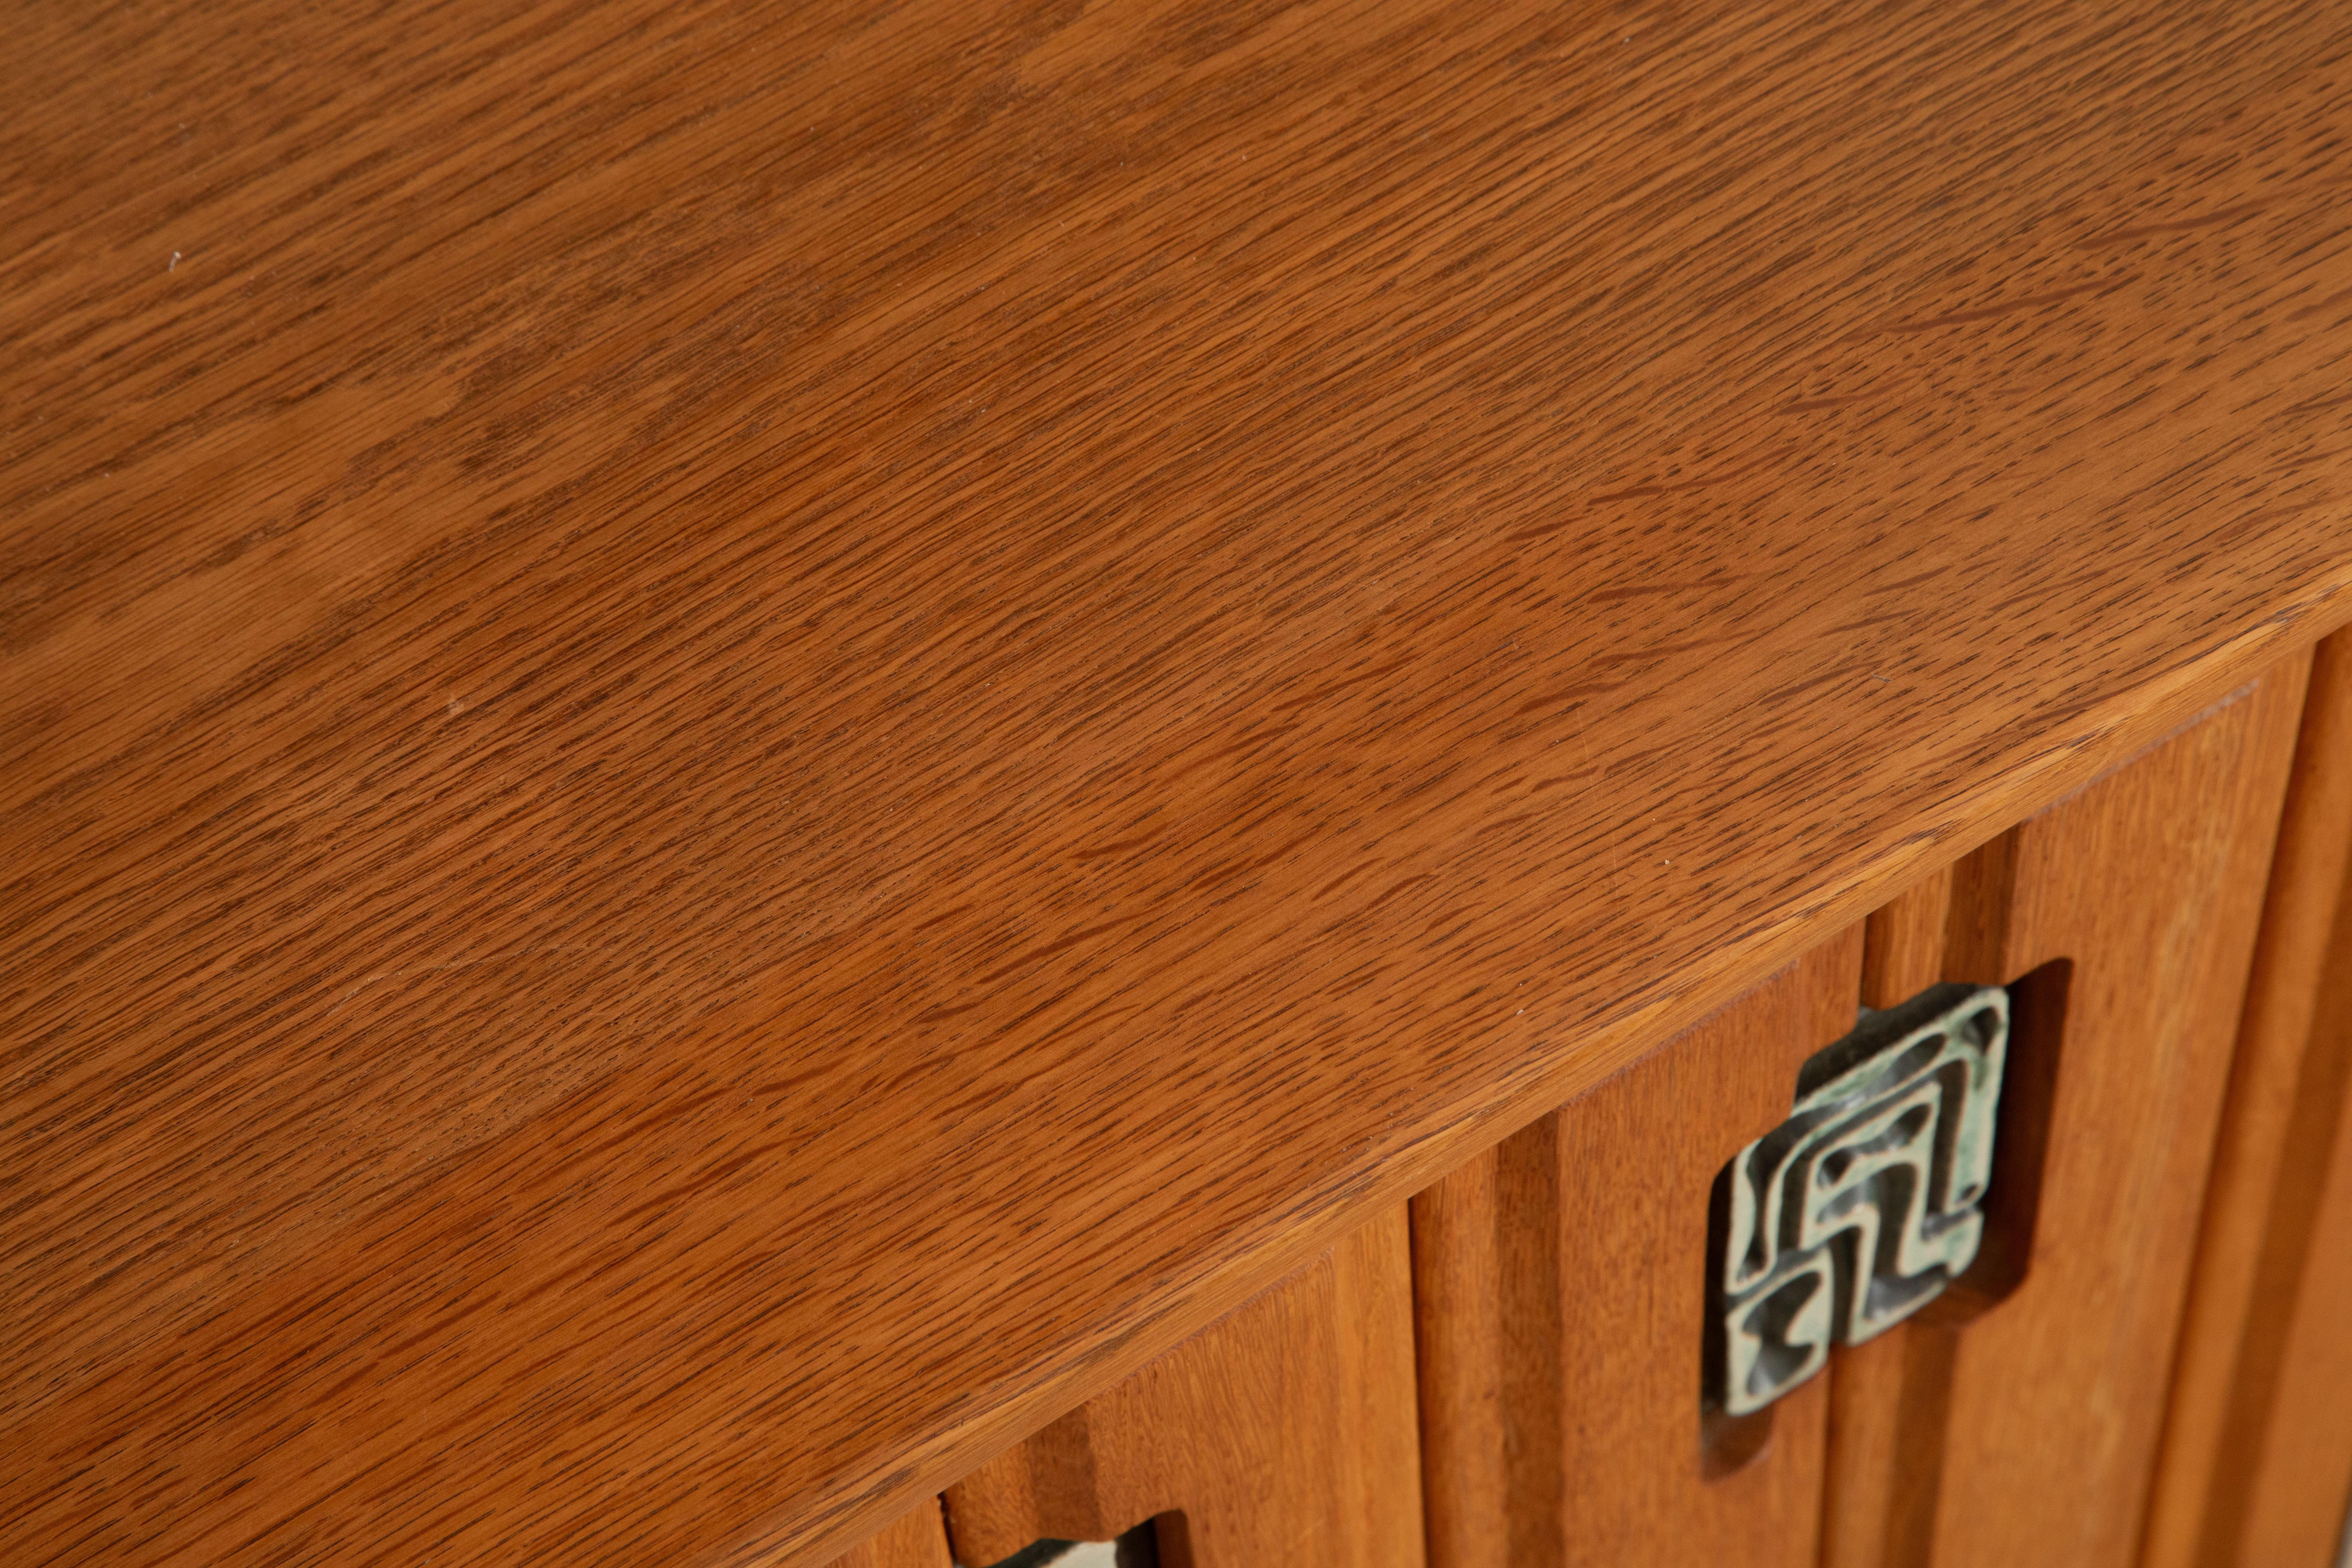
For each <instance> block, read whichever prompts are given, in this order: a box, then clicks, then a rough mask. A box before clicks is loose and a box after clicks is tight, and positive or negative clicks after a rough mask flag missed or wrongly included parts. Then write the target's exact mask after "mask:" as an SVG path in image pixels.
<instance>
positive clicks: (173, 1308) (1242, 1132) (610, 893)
mask: <svg viewBox="0 0 2352 1568" xmlns="http://www.w3.org/2000/svg"><path fill="white" fill-rule="evenodd" d="M2344 31H2345V22H2344V19H2343V17H2342V16H2341V14H2340V11H2339V10H2338V8H2336V7H2331V6H2314V5H2287V4H2284V3H2279V0H2267V3H2258V4H2248V5H2239V6H2233V7H2229V8H2226V9H2222V10H2220V11H2216V12H2213V13H2210V14H2201V13H2193V12H2190V11H2188V10H2184V9H2182V8H2179V7H2175V6H2164V5H2156V4H2154V3H2153V0H2141V3H2137V4H2116V3H2115V0H2098V3H2096V4H2090V3H2087V0H2086V3H2084V4H2080V5H2071V6H2069V5H2057V6H2053V5H2023V4H2008V5H1982V6H1969V7H1964V6H1951V5H1925V4H1921V5H1870V6H1863V5H1853V6H1818V7H1807V8H1802V9H1801V10H1795V11H1791V10H1789V9H1788V8H1785V7H1773V6H1766V5H1729V6H1725V7H1720V8H1718V9H1717V10H1715V11H1711V12H1707V13H1706V14H1704V15H1701V14H1698V13H1696V12H1688V13H1685V12H1684V11H1681V10H1677V9H1675V8H1673V7H1670V6H1665V5H1633V6H1631V7H1611V8H1606V9H1603V8H1599V7H1561V6H1559V5H1538V4H1533V3H1531V0H1507V3H1500V4H1498V3H1496V0H1475V3H1474V0H1411V3H1407V4H1401V5H1383V6H1380V7H1376V8H1375V7H1366V6H1362V5H1354V4H1349V3H1347V0H1318V3H1315V4H1300V5H1236V4H1231V3H1221V4H1216V5H1208V4H1201V5H1180V4H1172V3H1161V0H1139V3H1138V4H1134V5H1117V6H1100V7H1093V8H1087V9H1083V10H1082V9H1078V8H1075V7H1071V6H1047V5H1030V4H1025V3H1015V0H982V3H970V4H955V5H949V4H944V3H940V0H930V3H926V4H915V5H907V6H904V7H900V8H898V9H896V10H892V11H888V12H887V13H877V12H873V11H871V10H870V9H869V8H866V7H853V6H850V5H846V4H845V3H835V0H820V3H815V4H809V5H792V6H784V7H773V8H764V9H763V8H757V7H753V8H742V7H735V6H722V5H710V4H697V3H692V0H689V3H687V4H681V5H663V6H659V7H654V6H650V5H646V4H644V0H604V3H594V0H560V3H559V0H545V3H541V4H524V3H520V0H517V3H514V4H509V5H499V6H496V7H484V6H467V7H456V8H446V7H445V8H440V9H426V8H424V7H420V6H415V5H402V4H393V5H383V6H380V7H377V8H374V9H372V10H367V9H362V10H356V11H349V12H346V11H340V10H336V9H332V8H328V9H314V10H303V9H295V8H281V7H279V6H278V5H270V4H263V3H261V0H221V3H216V4H208V5H202V6H196V5H184V6H178V7H176V8H173V7H168V6H167V7H164V8H160V9H159V8H156V7H146V8H128V9H126V8H108V9H104V10H100V11H93V10H89V9H87V8H71V7H67V8H51V9H47V10H37V11H26V13H25V14H24V15H23V16H20V17H19V18H17V20H16V26H15V29H14V32H13V33H12V37H11V46H12V47H11V48H10V50H9V52H8V61H9V63H8V64H7V66H6V67H5V68H0V69H5V73H6V74H5V80H0V87H5V97H6V100H7V101H8V102H9V104H10V106H11V114H10V118H9V121H8V124H7V126H6V127H5V130H0V138H5V140H0V162H4V163H5V168H6V170H7V171H8V189H9V190H10V192H11V194H12V196H14V198H15V199H14V200H13V201H12V202H11V204H10V205H9V207H8V209H7V211H6V213H5V215H0V255H5V258H6V259H7V261H8V268H7V269H6V273H5V277H6V279H7V281H6V283H5V295H0V345H5V347H0V356H5V358H0V385H5V391H6V394H7V397H6V402H5V453H6V460H5V465H0V519H5V531H4V532H0V585H4V586H0V592H5V601H0V605H5V632H0V637H5V650H6V654H7V658H8V665H7V676H6V679H5V687H0V745H5V747H6V748H7V750H6V751H5V762H4V763H0V851H4V852H5V865H6V867H7V872H6V882H5V899H0V932H4V933H5V935H0V942H5V948H0V972H5V973H6V974H7V976H8V982H7V984H8V989H7V991H6V994H5V1003H0V1006H5V1014H0V1018H5V1023H0V1029H5V1051H6V1060H7V1063H8V1072H9V1077H8V1079H7V1080H6V1081H7V1085H8V1088H7V1091H6V1092H7V1099H6V1102H5V1118H6V1121H5V1126H6V1128H7V1133H8V1151H9V1152H8V1154H7V1163H6V1167H5V1177H6V1180H7V1183H8V1185H7V1189H6V1202H5V1222H0V1223H4V1224H5V1229H0V1347H5V1348H0V1454H5V1455H6V1456H7V1458H6V1460H5V1463H6V1466H7V1469H6V1472H5V1481H6V1484H5V1501H0V1558H6V1559H8V1560H11V1561H14V1560H16V1559H19V1558H26V1557H32V1558H36V1559H47V1560H51V1561H55V1562H58V1563H74V1562H92V1561H106V1562H131V1561H138V1562H153V1563H207V1564H209V1563H259V1562H268V1561H274V1560H277V1559H278V1558H279V1557H281V1556H293V1557H299V1558H302V1559H304V1560H307V1561H315V1562H320V1563H358V1562H363V1561H369V1560H372V1559H373V1558H375V1557H377V1556H379V1555H383V1554H390V1555H392V1556H395V1557H396V1556H398V1555H399V1554H400V1553H402V1552H414V1551H417V1550H421V1548H420V1546H419V1543H421V1542H431V1543H432V1547H433V1550H434V1551H435V1552H436V1553H438V1554H439V1555H440V1556H441V1557H442V1558H443V1559H444V1560H446V1561H449V1562H452V1563H500V1564H523V1563H577V1562H583V1561H595V1562H599V1563H610V1564H614V1565H616V1568H617V1565H623V1564H637V1563H643V1564H669V1563H679V1562H692V1563H706V1564H734V1563H768V1562H773V1561H784V1562H792V1563H804V1562H823V1561H826V1560H829V1559H830V1558H831V1557H832V1556H834V1555H835V1554H837V1552H839V1551H841V1550H844V1549H845V1548H846V1547H847V1546H849V1545H850V1544H851V1543H853V1542H856V1541H857V1540H858V1539H860V1538H862V1537H864V1536H865V1535H866V1534H868V1533H870V1532H871V1531H873V1530H874V1529H875V1528H877V1525H879V1524H880V1523H881V1522H883V1521H887V1520H888V1519H889V1518H891V1517H893V1516H894V1515H896V1514H897V1513H898V1512H900V1511H902V1510H905V1509H906V1508H907V1507H908V1506H909V1504H910V1502H912V1501H913V1500H916V1499H918V1498H919V1497H921V1496H923V1495H926V1494H928V1493H930V1492H933V1491H935V1490H937V1489H939V1488H940V1487H942V1486H944V1485H946V1484H947V1483H949V1482H950V1481H952V1480H954V1479H956V1478H957V1477H959V1476H960V1475H961V1474H962V1473H964V1472H965V1471H967V1470H969V1469H970V1468H971V1467H973V1466H975V1465H977V1464H979V1463H980V1462H982V1460H983V1459H985V1458H988V1457H989V1456H990V1455H992V1454H993V1453H996V1452H998V1451H1000V1450H1001V1449H1003V1447H1005V1446H1006V1445H1007V1444H1009V1443H1012V1442H1013V1441H1015V1440H1016V1439H1018V1438H1020V1437H1023V1436H1025V1435H1027V1434H1028V1433H1030V1432H1032V1431H1034V1430H1035V1429H1036V1428H1037V1427H1039V1426H1041V1425H1043V1424H1044V1423H1045V1422H1046V1421H1048V1420H1049V1419H1051V1418H1053V1417H1055V1416H1056V1415H1060V1414H1062V1413H1063V1412H1065V1411H1067V1410H1069V1409H1072V1408H1074V1407H1076V1405H1080V1404H1081V1403H1083V1402H1084V1401H1086V1400H1087V1399H1088V1398H1089V1397H1091V1396H1092V1395H1094V1394H1097V1393H1100V1392H1101V1391H1103V1390H1105V1389H1107V1388H1108V1387H1109V1386H1110V1385H1112V1384H1115V1383H1116V1382H1118V1380H1119V1379H1121V1378H1123V1377H1125V1376H1127V1375H1129V1373H1133V1372H1134V1371H1135V1370H1136V1369H1137V1368H1139V1367H1140V1366H1142V1365H1143V1364H1144V1363H1147V1362H1149V1361H1150V1359H1151V1358H1153V1357H1154V1356H1156V1355H1158V1354H1160V1353H1161V1352H1164V1351H1166V1350H1167V1349H1168V1348H1170V1347H1171V1346H1172V1345H1174V1344H1176V1343H1177V1342H1179V1341H1181V1340H1182V1339H1183V1338H1185V1337H1186V1336H1187V1335H1188V1334H1190V1333H1192V1332H1193V1331H1197V1330H1198V1329H1200V1328H1201V1327H1202V1326H1203V1325H1205V1324H1206V1323H1208V1322H1209V1321H1212V1320H1213V1319H1215V1318H1216V1317H1218V1316H1219V1315H1221V1314H1223V1313H1224V1312H1226V1311H1228V1310H1232V1309H1233V1308H1234V1307H1235V1306H1236V1305H1237V1304H1238V1303H1240V1302H1242V1301H1244V1300H1247V1299H1248V1298H1249V1297H1250V1296H1251V1295H1252V1294H1253V1293H1255V1291H1257V1290H1259V1289H1263V1288H1265V1286H1266V1285H1268V1284H1269V1283H1271V1282H1272V1281H1274V1280H1276V1279H1279V1278H1281V1277H1283V1276H1285V1275H1286V1274H1288V1273H1290V1272H1292V1271H1293V1270H1295V1269H1297V1268H1299V1267H1300V1266H1301V1265H1302V1264H1303V1263H1305V1262H1306V1261H1307V1259H1309V1258H1312V1257H1313V1256H1315V1255H1316V1254H1317V1253H1318V1251H1319V1250H1320V1249H1322V1248H1324V1247H1328V1246H1330V1245H1332V1244H1333V1243H1334V1242H1335V1241H1336V1240H1337V1239H1338V1238H1339V1237H1341V1236H1343V1235H1344V1234H1346V1233H1348V1232H1349V1231H1350V1230H1352V1229H1354V1228H1356V1227H1358V1226H1361V1225H1362V1224H1364V1223H1366V1222H1367V1220H1368V1219H1369V1218H1370V1216H1371V1215H1374V1214H1375V1213H1377V1212H1379V1211H1380V1210H1381V1208H1382V1207H1383V1206H1386V1205H1393V1204H1396V1203H1399V1202H1402V1200H1403V1199H1404V1198H1405V1197H1406V1196H1407V1195H1408V1194H1410V1193H1412V1192H1413V1191H1415V1190H1418V1189H1419V1188H1421V1187H1423V1186H1424V1185H1426V1184H1428V1183H1430V1182H1432V1181H1433V1180H1435V1179H1437V1178H1438V1177H1439V1176H1440V1175H1441V1174H1443V1173H1444V1172H1445V1171H1446V1170H1448V1169H1450V1168H1452V1167H1453V1166H1454V1165H1455V1164H1457V1163H1460V1161H1461V1160H1463V1159H1465V1158H1467V1157H1469V1156H1471V1155H1473V1154H1475V1152H1477V1151H1478V1150H1479V1149H1480V1148H1482V1147H1483V1146H1485V1145H1487V1144H1491V1143H1493V1142H1495V1141H1496V1139H1498V1138H1500V1137H1502V1136H1503V1135H1504V1134H1506V1133H1507V1132H1510V1131H1513V1130H1514V1128H1516V1127H1517V1126H1518V1125H1521V1124H1523V1123H1525V1122H1526V1121H1528V1119H1530V1118H1533V1117H1535V1116H1537V1115H1538V1113H1541V1112H1546V1111H1549V1110H1550V1109H1552V1108H1554V1107H1557V1106H1558V1105H1559V1104H1561V1103H1562V1102H1563V1101H1564V1100H1567V1099H1569V1098H1570V1097H1571V1096H1573V1095H1575V1094H1578V1093H1580V1092H1582V1091H1584V1090H1586V1089H1590V1088H1591V1087H1592V1086H1593V1085H1595V1084H1597V1083H1599V1082H1601V1080H1602V1079H1605V1078H1607V1077H1608V1075H1610V1074H1611V1073H1612V1072H1614V1071H1616V1070H1618V1069H1619V1068H1622V1067H1623V1066H1624V1065H1625V1064H1626V1063H1627V1062H1628V1061H1630V1060H1632V1059H1633V1058H1635V1057H1637V1056H1639V1055H1640V1054H1641V1053H1643V1052H1644V1051H1646V1050H1648V1049H1650V1048H1651V1047H1653V1046H1654V1044H1655V1043H1656V1042H1657V1041H1658V1040H1660V1039H1662V1038H1664V1037H1668V1036H1669V1035H1671V1034H1673V1033H1674V1032H1675V1031H1676V1030H1677V1029H1679V1028H1682V1027H1684V1026H1686V1025H1688V1024H1690V1023H1692V1022H1693V1021H1695V1020H1696V1019H1697V1018H1698V1017H1700V1016H1703V1015H1705V1014H1706V1013H1707V1012H1708V1011H1709V1010H1711V1009H1713V1008H1715V1007H1717V1006H1718V1005H1722V1004H1724V1003H1725V1002H1727V1000H1728V999H1730V998H1731V997H1732V996H1734V995H1735V994H1738V992H1739V991H1741V990H1742V989H1744V988H1745V987H1747V986H1748V985H1749V984H1753V983H1754V982H1755V980H1756V979H1757V978H1758V977H1759V975H1762V974H1764V973H1769V972H1771V971H1772V970H1774V969H1776V968H1777V967H1778V966H1780V965H1781V964H1782V963H1787V962H1789V961H1790V960H1791V959H1793V958H1794V957H1795V956H1796V955H1798V954H1799V953H1801V952H1803V951H1805V950H1807V949H1809V948H1811V947H1813V946H1815V945H1816V944H1818V943H1819V942H1822V941H1824V940H1826V939H1827V938H1828V936H1829V935H1830V934H1831V933H1832V932H1834V931H1838V930H1840V929H1842V928H1843V925H1845V924H1846V923H1848V922H1851V921H1856V920H1859V919H1861V918H1862V917H1863V916H1864V914H1865V913H1866V912H1867V911H1868V910H1869V909H1871V908H1872V907H1874V905H1875V904H1877V903H1879V902H1882V901H1883V900H1885V898H1886V897H1888V896H1890V895H1891V894H1892V893H1893V892H1894V891H1895V890H1896V889H1899V888H1900V887H1901V886H1903V885H1906V884H1907V883H1909V882H1911V881H1914V880H1916V879H1917V878H1918V877H1919V876H1920V875H1922V874H1923V873H1925V872H1926V871H1927V869H1929V868H1932V867H1933V866H1935V865H1937V864H1941V863H1945V862H1948V861H1949V860H1951V859H1952V858H1954V857H1956V856H1958V855H1959V854H1961V853H1963V852H1965V851H1967V850H1969V849H1970V848H1971V847H1974V846H1975V845H1976V844H1978V843H1979V842H1981V841H1982V840H1983V839H1985V838H1986V837H1989V836H1990V835H1991V834H1993V833H1995V832H1996V831H1998V830H1999V829H2000V828H2001V827H2003V826H2006V825H2007V824H2009V823H2011V822H2012V821H2014V820H2016V819H2018V818H2019V817H2021V816H2024V815H2026V814H2027V813H2028V812H2030V811H2032V810H2033V809H2036V808H2038V807H2040V806H2042V805H2045V804H2047V803H2048V802H2049V801H2050V800H2052V799H2053V798H2054V797H2056V796H2057V795H2061V794H2063V792H2064V791H2066V790H2067V789H2070V788H2073V787H2074V786H2076V785H2078V784H2081V783H2083V782H2084V781H2085V780H2087V779H2089V778H2090V777H2092V776H2093V775H2094V774H2095V773H2098V772H2100V771H2101V770H2103V769H2105V768H2106V767H2109V766H2111V765H2113V764H2114V763H2116V762H2118V761H2120V760H2122V759H2123V758H2125V757H2126V756H2129V755H2130V754H2132V753H2133V752H2136V751H2137V750H2138V749H2140V748H2142V747H2144V746H2145V745H2147V744H2148V743H2149V742H2153V741H2154V740H2156V739H2157V738H2158V737H2160V736H2161V735H2163V734H2164V733H2166V732H2167V731H2169V730H2170V729H2171V728H2172V727H2174V726H2175V725H2177V724H2178V723H2179V722H2181V721H2183V720H2185V719H2186V718H2187V717H2188V716H2189V715H2190V714H2192V713H2194V712H2195V711H2197V710H2200V708H2202V707H2203V706H2204V705H2205V704H2207V703H2208V702H2210V701H2211V700H2214V699H2215V698H2216V697H2218V696H2220V695H2221V693H2223V692H2225V691H2226V690H2228V689H2231V688H2232V687H2234V686H2235V685H2237V684H2239V683H2241V682H2242V680H2243V679H2246V677H2247V675H2248V674H2249V672H2250V671H2251V670H2252V669H2253V668H2256V667H2257V666H2258V665H2260V664H2262V663H2264V662H2266V661H2268V660H2270V659H2272V658H2274V657H2276V656H2278V655H2279V654H2281V653H2283V652H2284V651H2287V650H2289V649H2291V648H2293V647H2298V646H2302V645H2303V644H2305V643H2307V642H2308V641H2310V640H2311V639H2312V638H2314V637H2316V636H2318V635H2319V634H2320V633H2322V632H2323V631H2325V630H2327V629H2329V628H2330V627H2332V626H2336V625H2337V624H2340V623H2341V622H2342V621H2343V620H2344V619H2345V618H2346V617H2347V615H2352V597H2347V595H2345V594H2344V593H2343V592H2342V590H2343V589H2344V588H2345V587H2346V586H2347V584H2352V548H2347V542H2346V538H2345V534H2344V531H2343V528H2342V520H2341V511H2340V502H2338V501H2337V500H2335V499H2334V498H2336V497H2340V496H2341V495H2342V494H2343V493H2344V492H2345V487H2346V479H2347V473H2348V472H2352V469H2347V462H2352V459H2347V457H2346V456H2345V452H2346V450H2347V439H2346V437H2347V430H2352V425H2347V421H2352V403H2347V401H2346V393H2345V384H2344V374H2345V371H2344V367H2345V363H2346V360H2345V353H2346V350H2347V347H2352V301H2347V297H2346V295H2345V294H2344V293H2343V291H2342V285H2341V282H2340V279H2342V278H2343V277H2344V276H2345V275H2346V272H2347V265H2352V260H2347V243H2352V242H2347V239H2346V237H2345V236H2344V233H2343V230H2342V227H2341V224H2340V216H2339V215H2340V210H2341V204H2340V197H2341V192H2342V189H2343V183H2344V182H2345V181H2346V180H2347V179H2352V152H2347V143H2346V142H2345V140H2344V139H2343V137H2342V136H2341V134H2340V131H2341V127H2342V124H2343V121H2344V115H2345V100H2344V97H2343V92H2344V89H2343V87H2342V85H2341V84H2342V74H2341V71H2340V69H2339V68H2338V61H2339V60H2340V58H2341V56H2342V54H2343V51H2344V47H2345V38H2344V36H2343V35H2344Z"/></svg>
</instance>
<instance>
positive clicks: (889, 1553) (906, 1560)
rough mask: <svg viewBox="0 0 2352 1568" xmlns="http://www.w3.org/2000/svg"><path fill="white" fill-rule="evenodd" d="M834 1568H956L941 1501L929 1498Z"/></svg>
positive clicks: (838, 1559) (836, 1562) (853, 1549)
mask: <svg viewBox="0 0 2352 1568" xmlns="http://www.w3.org/2000/svg"><path fill="white" fill-rule="evenodd" d="M832 1568H954V1559H953V1558H952V1557H951V1556H950V1554H949V1552H948V1531H947V1521H945V1520H943V1519H941V1518H940V1500H939V1499H937V1498H931V1497H927V1498H925V1499H924V1500H922V1502H921V1503H920V1504H919V1505H918V1506H916V1507H914V1508H911V1509H909V1510H907V1511H906V1512H905V1513H902V1514H900V1515H899V1516H898V1518H897V1519H894V1520H892V1521H890V1522H889V1523H888V1524H886V1525H884V1526H883V1527H882V1528H881V1529H880V1530H878V1531H875V1532H874V1533H873V1534H872V1535H871V1536H868V1537H867V1538H866V1540H864V1541H861V1542H858V1543H857V1544H856V1545H855V1546H853V1547H851V1548H850V1549H849V1550H848V1551H847V1552H843V1553H842V1554H841V1555H840V1556H839V1557H836V1558H835V1559H834V1560H833V1563H832Z"/></svg>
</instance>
